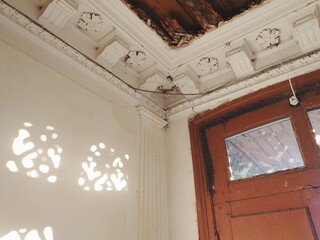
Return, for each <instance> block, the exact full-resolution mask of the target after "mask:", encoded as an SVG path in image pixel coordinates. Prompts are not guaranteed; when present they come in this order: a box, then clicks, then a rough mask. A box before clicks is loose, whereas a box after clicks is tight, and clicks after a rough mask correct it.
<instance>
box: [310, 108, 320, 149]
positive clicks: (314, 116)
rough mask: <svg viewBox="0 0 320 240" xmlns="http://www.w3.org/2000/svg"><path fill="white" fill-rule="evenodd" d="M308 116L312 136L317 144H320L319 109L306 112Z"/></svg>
mask: <svg viewBox="0 0 320 240" xmlns="http://www.w3.org/2000/svg"><path fill="white" fill-rule="evenodd" d="M308 116H309V119H310V122H311V125H312V131H313V133H314V137H315V139H316V141H317V144H318V146H320V109H317V110H314V111H310V112H308Z"/></svg>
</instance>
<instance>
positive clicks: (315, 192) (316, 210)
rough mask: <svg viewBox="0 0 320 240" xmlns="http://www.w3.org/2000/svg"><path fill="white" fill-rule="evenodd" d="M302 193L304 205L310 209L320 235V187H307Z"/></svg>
mask: <svg viewBox="0 0 320 240" xmlns="http://www.w3.org/2000/svg"><path fill="white" fill-rule="evenodd" d="M301 195H302V200H303V203H304V205H305V206H308V208H309V210H310V215H311V218H312V219H313V223H314V228H315V231H316V233H317V235H318V236H320V189H312V188H311V189H306V190H303V191H302V192H301Z"/></svg>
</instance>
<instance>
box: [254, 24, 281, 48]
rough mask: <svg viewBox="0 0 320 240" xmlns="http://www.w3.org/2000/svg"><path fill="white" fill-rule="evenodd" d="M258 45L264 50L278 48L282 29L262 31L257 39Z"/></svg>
mask: <svg viewBox="0 0 320 240" xmlns="http://www.w3.org/2000/svg"><path fill="white" fill-rule="evenodd" d="M256 43H257V44H258V45H260V47H261V48H262V49H263V50H265V49H268V48H274V47H277V46H278V45H279V43H280V29H277V28H273V29H271V28H266V29H264V30H262V31H261V32H260V33H259V35H258V36H257V37H256Z"/></svg>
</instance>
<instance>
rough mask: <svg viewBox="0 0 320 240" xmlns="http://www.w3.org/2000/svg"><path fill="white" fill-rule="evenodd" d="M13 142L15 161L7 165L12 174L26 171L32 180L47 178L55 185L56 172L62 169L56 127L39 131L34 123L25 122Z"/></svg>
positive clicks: (60, 149)
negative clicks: (41, 177)
mask: <svg viewBox="0 0 320 240" xmlns="http://www.w3.org/2000/svg"><path fill="white" fill-rule="evenodd" d="M23 125H24V127H23V128H21V129H19V131H18V136H17V137H16V138H15V139H14V140H13V143H12V152H13V154H14V156H15V157H14V159H16V160H9V161H8V162H7V163H6V166H7V168H8V169H9V171H11V172H19V171H24V172H25V173H26V175H27V176H29V177H31V178H39V177H40V176H43V177H46V179H47V181H48V182H51V183H55V182H56V181H57V177H56V175H55V171H57V169H58V168H59V167H60V162H61V153H62V148H61V147H60V146H59V145H58V144H57V143H56V142H57V138H58V134H57V133H56V132H55V129H54V127H52V126H46V127H45V128H44V129H40V131H39V129H37V128H36V127H34V126H33V124H32V123H29V122H25V123H24V124H23Z"/></svg>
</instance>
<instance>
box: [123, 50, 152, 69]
mask: <svg viewBox="0 0 320 240" xmlns="http://www.w3.org/2000/svg"><path fill="white" fill-rule="evenodd" d="M125 61H126V63H127V64H130V65H131V66H132V67H133V68H135V69H139V67H140V66H141V65H143V64H144V63H145V62H146V61H147V58H146V53H145V52H142V51H135V50H132V51H130V52H129V53H128V54H127V56H126V58H125Z"/></svg>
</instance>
